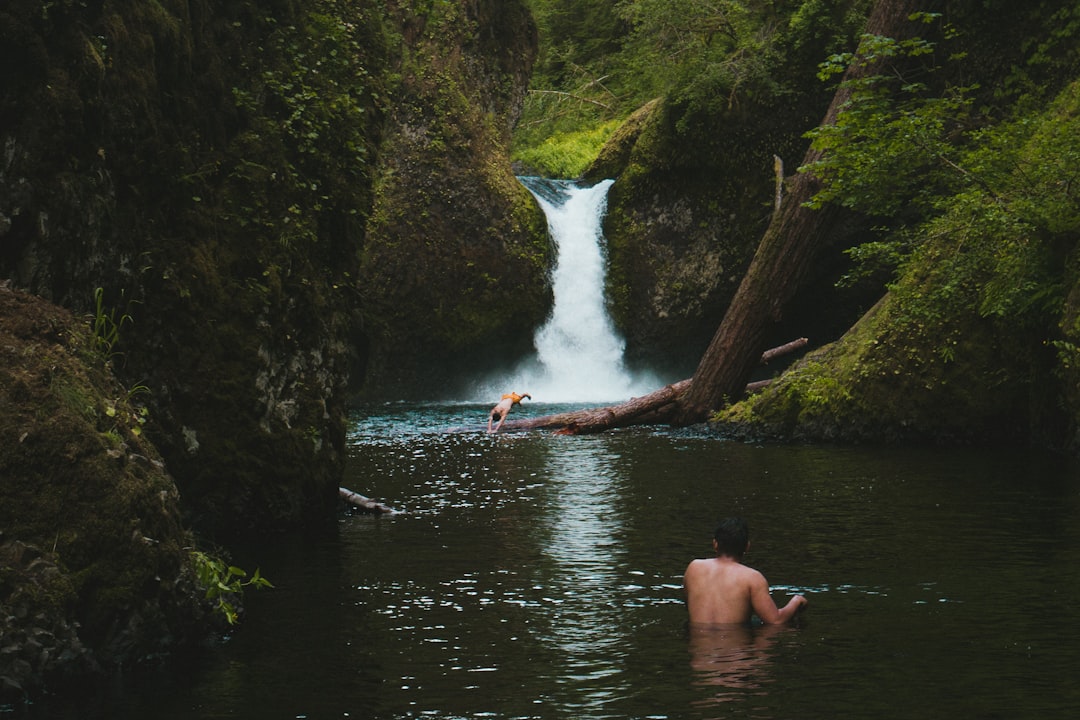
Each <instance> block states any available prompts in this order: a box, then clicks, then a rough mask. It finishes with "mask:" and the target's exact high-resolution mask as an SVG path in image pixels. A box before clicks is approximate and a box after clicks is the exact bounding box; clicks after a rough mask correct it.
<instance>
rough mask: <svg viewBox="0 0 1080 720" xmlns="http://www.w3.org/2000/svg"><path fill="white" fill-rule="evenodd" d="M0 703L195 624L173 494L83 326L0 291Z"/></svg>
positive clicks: (131, 657)
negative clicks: (1, 410) (0, 410)
mask: <svg viewBox="0 0 1080 720" xmlns="http://www.w3.org/2000/svg"><path fill="white" fill-rule="evenodd" d="M0 408H3V412H0V479H2V483H0V702H3V701H6V700H11V699H13V698H17V697H19V696H20V695H21V694H22V693H23V692H24V691H25V692H30V691H32V690H34V689H35V688H36V687H37V686H40V685H42V684H45V683H48V682H50V681H56V680H59V679H60V678H64V679H71V678H77V677H79V676H81V675H85V674H86V673H90V672H94V671H99V670H107V669H109V668H111V666H112V665H113V664H119V663H130V662H134V661H137V660H138V659H140V658H143V657H147V656H152V655H156V654H160V653H162V652H166V651H169V650H172V649H174V648H175V647H176V646H178V645H179V644H181V643H183V642H184V641H186V640H189V639H191V638H192V637H193V636H195V635H196V634H197V633H196V630H197V628H198V627H199V626H200V622H201V620H200V618H203V617H204V611H203V609H202V605H201V593H199V594H196V584H195V582H194V578H193V573H192V568H191V563H190V556H189V553H188V551H187V548H188V547H189V546H190V545H191V544H192V538H191V536H190V534H189V533H188V532H187V531H186V530H185V529H184V527H183V524H182V522H181V513H180V507H179V499H180V497H179V493H178V492H177V489H176V485H175V484H174V483H173V480H172V478H171V477H170V476H169V475H168V473H167V472H166V470H165V465H164V463H163V462H162V460H161V457H160V456H159V455H158V453H157V451H156V450H155V448H154V447H153V445H151V444H150V443H149V442H148V441H147V440H146V438H145V435H144V434H143V433H142V422H143V420H144V415H143V413H142V412H141V407H140V406H139V405H137V404H136V403H134V402H133V401H132V395H131V393H130V391H129V390H127V389H126V388H124V387H122V386H120V385H119V384H117V383H116V382H115V380H113V378H112V376H111V373H109V372H108V368H107V363H106V358H105V350H104V348H103V346H101V345H100V344H99V343H98V342H97V338H95V337H94V336H92V335H91V333H90V329H89V328H88V326H87V324H86V323H85V321H84V319H82V318H77V317H74V316H72V315H71V313H69V312H67V311H65V310H63V309H61V308H59V307H56V306H55V305H52V304H50V303H47V302H44V301H42V300H41V299H40V298H36V297H33V296H31V295H26V294H24V293H20V292H17V291H13V290H11V289H10V288H9V287H7V286H6V285H3V286H0Z"/></svg>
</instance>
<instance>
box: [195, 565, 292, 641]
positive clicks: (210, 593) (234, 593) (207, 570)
mask: <svg viewBox="0 0 1080 720" xmlns="http://www.w3.org/2000/svg"><path fill="white" fill-rule="evenodd" d="M190 552H191V559H192V562H193V563H194V565H195V574H196V577H197V578H198V581H199V585H201V586H202V587H203V588H205V589H206V599H207V600H210V601H215V600H216V601H217V604H216V605H215V608H214V609H215V611H216V612H219V613H221V614H222V615H224V616H225V619H226V620H227V621H228V623H229V624H230V625H234V624H236V620H237V617H238V613H237V610H236V606H235V605H234V604H233V603H234V602H235V598H237V597H242V596H243V594H244V588H247V587H254V588H255V589H257V590H258V589H262V588H272V587H274V586H273V585H272V584H270V581H268V580H267V579H266V578H264V577H262V576H261V575H260V574H259V570H258V568H256V570H255V573H254V574H253V575H252V576H251V577H250V578H248V579H245V578H247V572H245V571H244V570H241V569H240V568H238V567H236V566H234V565H226V564H225V561H223V560H222V559H221V558H218V557H211V556H210V555H207V554H206V553H204V552H200V551H198V550H192V551H190Z"/></svg>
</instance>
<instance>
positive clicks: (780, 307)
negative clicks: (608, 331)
mask: <svg viewBox="0 0 1080 720" xmlns="http://www.w3.org/2000/svg"><path fill="white" fill-rule="evenodd" d="M914 10H915V2H913V0H880V1H879V2H878V3H877V5H876V6H875V7H874V10H873V13H872V14H871V16H870V18H869V19H868V20H867V27H866V32H867V33H870V34H874V35H886V36H890V37H895V38H903V37H907V36H908V35H909V31H908V28H907V27H905V26H910V25H911V23H910V21H909V20H908V18H909V16H910V15H911V13H912V12H913V11H914ZM879 71H880V67H878V66H876V65H871V66H864V65H859V64H855V65H853V66H852V67H850V68H848V71H847V73H846V76H845V79H848V80H850V79H855V78H858V77H865V76H869V75H871V74H875V73H877V72H879ZM850 95H851V93H850V91H849V89H848V88H847V86H846V85H841V87H840V88H839V89H838V90H837V92H836V94H835V95H834V96H833V100H832V103H831V104H830V105H829V109H828V112H826V114H825V118H824V120H823V121H822V125H831V124H834V123H835V122H836V117H837V115H838V113H839V112H840V109H841V108H842V107H843V106H844V104H845V103H847V101H848V100H849V99H850ZM820 158H821V154H820V152H819V151H817V150H814V149H813V148H811V149H809V150H808V151H807V153H806V156H805V157H804V158H803V161H802V165H808V164H810V163H813V162H815V161H817V160H819V159H820ZM819 187H820V184H819V182H818V180H817V179H816V178H815V177H814V176H813V175H811V174H810V173H799V174H797V175H795V176H794V177H793V178H792V179H791V181H790V187H789V192H788V195H787V197H785V198H784V200H783V202H782V204H781V206H780V209H779V210H778V211H777V212H776V213H775V214H774V215H773V218H772V222H770V224H769V227H768V229H767V230H766V231H765V235H764V237H763V238H762V239H761V243H760V245H758V249H757V252H756V253H755V254H754V258H753V260H752V261H751V263H750V268H749V269H748V270H747V271H746V275H745V276H743V280H742V283H741V284H740V285H739V289H738V291H736V293H735V297H734V298H733V299H732V301H731V304H730V305H729V306H728V310H727V313H726V314H725V315H724V319H723V321H721V323H720V327H719V329H717V331H716V334H715V335H714V336H713V339H712V342H711V343H710V344H709V347H708V349H706V351H705V354H704V355H703V356H702V358H701V362H700V363H698V367H697V370H696V371H695V372H694V376H693V378H692V382H691V383H690V386H689V387H688V388H687V389H686V392H685V393H684V394H683V396H682V397H681V398H680V401H679V410H678V413H677V417H676V418H675V422H676V423H677V424H691V423H695V422H701V421H703V420H705V419H706V418H707V417H708V414H709V413H710V412H712V411H713V410H715V409H716V408H719V407H722V406H723V405H724V404H725V402H727V401H730V400H736V399H738V398H739V397H740V396H741V395H742V391H743V388H744V387H745V386H746V381H747V379H748V378H749V377H750V373H751V372H752V371H753V369H754V366H755V365H756V364H757V359H758V357H759V356H760V355H761V351H762V349H763V348H764V347H765V343H766V336H767V333H768V331H769V329H770V327H771V325H772V324H773V323H776V322H778V321H779V320H780V319H781V318H782V315H783V312H784V309H785V307H786V306H787V304H788V302H789V301H790V300H791V299H792V298H793V297H794V296H795V294H796V293H797V292H798V291H799V290H800V289H801V288H802V285H803V283H804V281H805V280H806V279H807V277H808V276H809V274H810V271H811V269H812V268H813V263H814V260H815V258H816V255H817V253H818V251H819V250H820V249H821V248H822V247H823V246H825V245H827V244H828V241H829V236H830V233H831V232H832V230H833V228H835V227H836V224H837V221H838V220H839V219H840V217H841V216H842V215H843V214H844V211H843V210H842V209H841V208H840V207H838V206H836V205H832V204H828V205H826V206H825V207H824V208H822V209H820V210H811V209H809V208H808V207H806V205H805V203H806V202H807V201H808V200H810V198H811V197H813V195H814V194H815V193H816V192H817V191H818V189H819Z"/></svg>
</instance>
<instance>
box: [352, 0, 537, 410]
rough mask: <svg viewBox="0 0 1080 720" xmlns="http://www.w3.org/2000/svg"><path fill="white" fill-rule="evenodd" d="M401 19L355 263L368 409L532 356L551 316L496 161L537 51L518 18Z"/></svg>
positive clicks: (521, 217) (454, 10)
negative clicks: (371, 403) (382, 399)
mask: <svg viewBox="0 0 1080 720" xmlns="http://www.w3.org/2000/svg"><path fill="white" fill-rule="evenodd" d="M410 5H411V6H412V7H411V8H410V9H408V10H407V9H405V7H404V6H403V7H401V8H399V9H398V10H397V11H396V13H395V17H394V23H395V25H396V26H397V27H399V28H400V31H401V32H402V34H403V39H404V42H403V45H402V46H403V48H404V50H405V52H404V54H403V56H402V57H401V58H400V59H399V60H398V61H397V65H396V66H395V68H394V72H395V75H396V77H397V80H396V86H395V88H394V91H393V95H394V97H395V101H394V102H393V103H392V107H391V108H390V109H389V111H388V114H387V115H388V116H387V122H386V127H385V132H384V137H383V142H382V145H381V147H380V151H379V154H378V162H377V163H376V165H375V169H374V174H375V188H376V202H375V206H374V209H373V212H372V215H371V219H370V221H369V223H368V228H367V236H366V239H365V243H364V249H363V252H362V256H361V270H360V273H361V275H360V284H359V288H360V294H361V297H362V307H363V320H364V330H365V337H366V340H367V342H368V343H369V346H368V360H369V365H368V367H367V372H366V373H365V382H364V386H363V388H362V389H361V390H362V392H363V394H364V395H367V396H392V397H432V395H433V394H437V393H439V392H445V391H446V390H447V387H446V383H447V382H448V381H449V380H452V379H453V378H454V377H455V376H457V375H459V374H460V373H461V372H462V371H470V370H471V372H472V373H473V376H474V377H476V376H479V375H480V374H481V373H482V372H483V371H484V370H485V369H487V368H490V367H493V366H496V365H498V364H500V363H505V362H507V361H508V360H510V359H511V358H513V357H515V356H517V355H521V354H524V353H525V352H527V351H528V350H529V349H531V340H532V333H533V329H534V328H535V327H536V326H537V325H539V324H540V323H541V322H542V321H543V319H544V318H545V317H546V315H547V313H548V312H549V310H550V307H551V288H550V284H549V279H548V270H549V268H550V267H551V264H552V262H553V249H552V247H551V246H550V243H549V241H548V238H547V228H546V224H545V221H544V217H543V214H542V213H541V212H540V210H539V207H538V206H537V205H536V203H535V202H534V201H533V199H532V197H531V196H530V195H529V193H528V192H527V191H526V190H525V189H524V188H523V187H522V186H521V185H520V183H518V182H517V180H516V179H515V178H514V176H513V175H512V173H511V170H510V164H509V162H508V161H507V157H508V152H509V150H508V148H509V143H510V132H511V129H512V126H513V123H514V121H515V119H516V117H517V111H518V109H519V108H520V107H521V102H522V98H523V96H524V92H525V88H526V87H527V85H528V79H529V73H530V71H531V67H532V62H533V58H534V56H535V54H536V51H537V36H536V29H535V26H534V25H533V23H532V20H531V17H530V16H529V15H528V13H527V12H526V10H525V9H524V6H523V5H520V4H518V3H513V2H510V3H507V2H499V1H498V0H485V1H471V2H461V3H431V4H430V8H429V9H428V10H427V12H425V13H420V12H419V11H418V10H417V7H419V6H426V5H425V4H424V3H411V4H410Z"/></svg>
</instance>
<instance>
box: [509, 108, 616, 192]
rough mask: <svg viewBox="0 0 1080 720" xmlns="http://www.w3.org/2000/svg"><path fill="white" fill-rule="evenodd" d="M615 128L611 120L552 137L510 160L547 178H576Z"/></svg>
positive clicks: (516, 154) (614, 122) (613, 121)
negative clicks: (522, 164)
mask: <svg viewBox="0 0 1080 720" xmlns="http://www.w3.org/2000/svg"><path fill="white" fill-rule="evenodd" d="M618 126H619V122H618V121H617V120H612V121H608V122H606V123H604V124H602V125H599V126H596V127H592V128H589V129H586V130H582V131H579V132H571V133H561V134H557V135H553V136H552V137H549V138H547V139H546V140H545V141H544V142H543V143H541V144H540V145H538V146H534V147H530V148H526V149H524V150H521V151H520V152H517V153H515V154H514V160H517V161H519V162H521V163H524V164H525V165H526V166H527V167H529V168H532V169H534V170H535V171H537V172H540V173H542V174H544V175H547V176H549V177H564V178H574V177H578V176H580V175H581V174H582V173H583V172H585V170H586V169H587V168H588V167H589V164H590V163H591V162H592V161H593V160H594V159H596V156H597V154H598V153H599V152H600V149H601V148H602V147H603V145H604V143H605V142H607V139H608V138H609V137H611V134H612V133H613V132H615V129H616V128H617V127H618Z"/></svg>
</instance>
